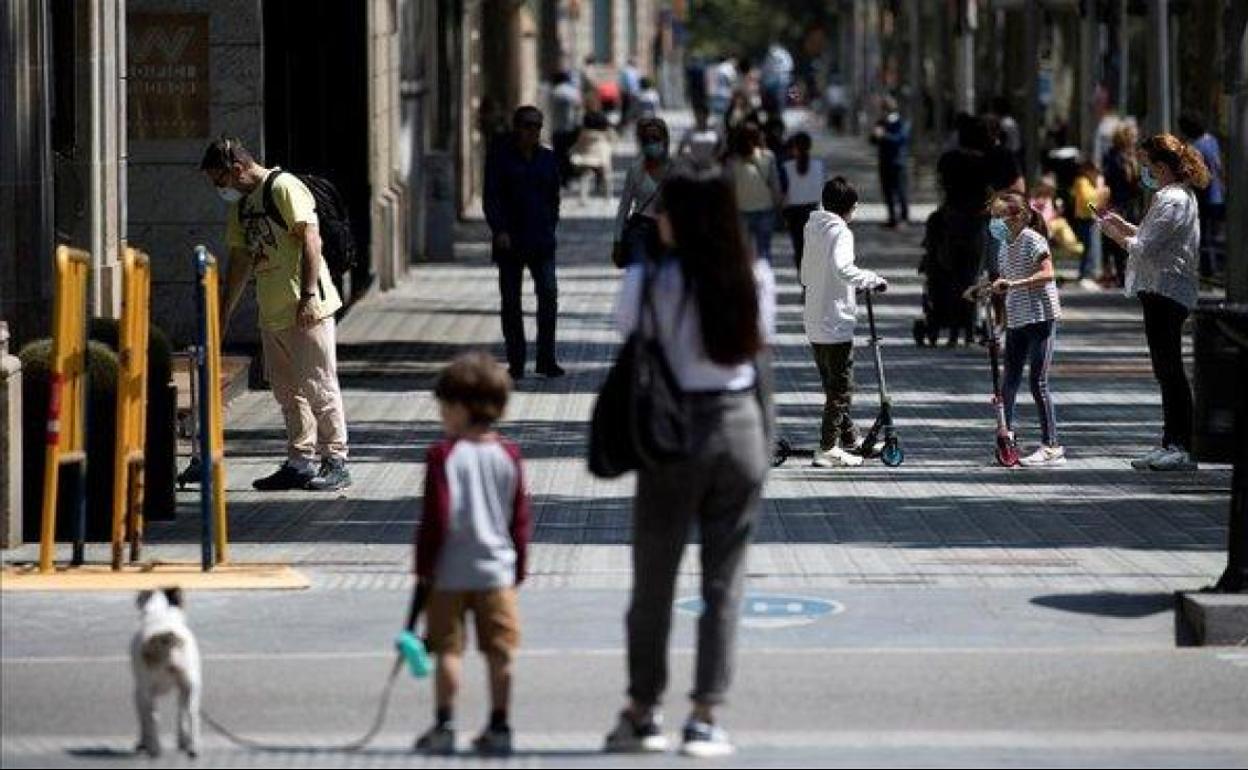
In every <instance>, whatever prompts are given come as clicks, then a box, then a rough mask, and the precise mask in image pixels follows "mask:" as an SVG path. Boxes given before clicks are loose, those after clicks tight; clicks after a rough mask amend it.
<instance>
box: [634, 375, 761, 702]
mask: <svg viewBox="0 0 1248 770" xmlns="http://www.w3.org/2000/svg"><path fill="white" fill-rule="evenodd" d="M691 408H692V410H693V425H694V444H695V449H694V452H693V454H692V455H691V456H690V457H688V458H687V459H684V460H680V461H677V462H673V463H669V464H666V465H661V466H658V467H655V468H649V469H642V470H640V471H638V473H637V497H636V501H635V502H634V504H633V592H632V600H631V602H630V604H629V608H628V618H627V626H628V682H629V684H628V695H629V697H630V698H632V699H633V700H634V701H636V702H637V703H639V704H641V705H643V706H656V705H658V703H659V701H660V699H661V698H662V695H663V691H664V690H665V689H666V688H667V672H668V670H667V644H668V638H669V636H670V635H671V630H672V602H673V600H674V599H675V596H676V577H677V573H678V570H679V568H680V560H681V556H682V555H683V554H684V551H685V541H686V540H687V539H688V537H689V531H690V528H691V527H692V525H693V523H694V522H697V527H698V532H699V533H700V534H701V538H702V548H701V554H700V555H701V561H702V603H703V607H702V616H701V618H700V619H699V620H698V659H697V665H696V673H695V674H694V678H695V681H694V689H693V692H692V693H691V696H692V698H693V700H695V701H696V702H698V703H704V704H707V705H716V704H719V703H722V702H723V700H724V695H725V693H726V692H727V690H728V686H729V685H730V684H731V682H732V672H733V660H734V658H735V657H736V640H737V625H738V620H739V618H740V613H741V598H742V594H743V591H744V587H745V586H744V584H745V554H746V550H747V549H748V547H749V544H750V539H751V537H752V534H753V531H754V523H755V521H756V520H757V519H758V513H759V503H760V500H761V498H762V493H763V481H764V480H765V479H766V477H767V469H768V467H769V465H770V456H769V455H770V448H769V447H768V446H767V445H766V444H767V439H766V437H765V432H764V430H765V429H764V418H763V413H762V409H761V407H760V406H759V401H758V398H757V396H756V394H755V393H754V392H753V391H748V392H745V393H733V394H716V395H706V396H699V397H697V398H695V399H693V404H692V407H691Z"/></svg>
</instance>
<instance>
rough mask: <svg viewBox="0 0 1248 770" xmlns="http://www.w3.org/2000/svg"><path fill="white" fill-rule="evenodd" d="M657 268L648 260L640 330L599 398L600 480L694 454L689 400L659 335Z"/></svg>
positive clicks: (594, 434)
mask: <svg viewBox="0 0 1248 770" xmlns="http://www.w3.org/2000/svg"><path fill="white" fill-rule="evenodd" d="M652 271H653V267H652V266H651V265H650V264H649V263H647V264H646V266H645V277H644V279H643V284H642V291H641V300H640V305H641V306H640V312H639V313H638V316H637V319H638V320H637V328H636V329H634V330H633V332H632V333H631V334H629V336H628V339H627V340H625V341H624V344H623V345H622V346H621V347H620V352H619V354H618V355H617V356H616V359H615V363H614V364H612V366H611V370H610V371H609V372H608V373H607V379H606V381H605V382H604V383H603V385H602V389H601V390H600V391H599V392H598V398H597V400H596V401H595V402H594V412H593V417H592V418H591V420H590V428H589V470H590V472H591V473H593V474H594V475H595V476H597V477H599V478H604V479H610V478H615V477H617V476H620V475H623V474H625V473H627V472H629V471H632V470H638V469H641V468H652V467H654V466H656V465H660V464H663V463H668V462H672V461H674V460H680V459H683V458H685V457H688V456H689V455H690V454H691V452H692V448H693V431H692V425H691V423H692V420H691V418H690V415H689V409H688V405H687V399H686V398H685V394H684V391H682V390H681V388H680V383H679V382H678V381H677V380H676V375H675V373H673V372H672V369H671V366H670V365H669V364H668V362H667V356H666V355H665V354H664V352H663V345H662V343H661V342H659V340H658V337H657V333H658V322H657V319H656V317H655V312H654V303H653V299H652V297H651V285H652V283H653V272H652ZM647 321H649V326H650V328H649V330H647V329H646V325H647V324H646V322H647Z"/></svg>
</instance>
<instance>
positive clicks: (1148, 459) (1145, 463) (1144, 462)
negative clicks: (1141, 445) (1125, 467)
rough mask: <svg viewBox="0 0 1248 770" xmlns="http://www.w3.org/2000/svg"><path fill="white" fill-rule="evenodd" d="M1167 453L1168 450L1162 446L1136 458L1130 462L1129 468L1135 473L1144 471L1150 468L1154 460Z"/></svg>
mask: <svg viewBox="0 0 1248 770" xmlns="http://www.w3.org/2000/svg"><path fill="white" fill-rule="evenodd" d="M1167 451H1168V450H1167V449H1166V448H1165V447H1164V446H1159V447H1157V448H1156V449H1154V450H1152V451H1151V452H1149V453H1148V454H1146V455H1144V456H1143V457H1137V458H1135V459H1134V460H1132V461H1131V467H1132V468H1135V469H1136V470H1137V471H1146V470H1148V469H1149V468H1150V467H1151V466H1152V464H1153V461H1154V460H1159V459H1161V456H1162V455H1164V454H1165V453H1166V452H1167Z"/></svg>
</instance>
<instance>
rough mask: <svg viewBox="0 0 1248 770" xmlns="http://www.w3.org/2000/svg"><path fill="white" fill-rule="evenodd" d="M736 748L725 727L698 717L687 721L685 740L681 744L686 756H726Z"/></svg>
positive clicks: (697, 757)
mask: <svg viewBox="0 0 1248 770" xmlns="http://www.w3.org/2000/svg"><path fill="white" fill-rule="evenodd" d="M736 750H737V749H736V747H735V746H733V745H732V741H730V740H728V733H726V732H724V730H723V728H721V727H719V726H717V725H713V724H709V723H707V722H700V721H698V720H696V719H690V720H689V721H688V722H685V730H684V740H683V741H682V742H681V744H680V753H681V754H684V755H685V756H686V757H694V758H696V759H714V758H716V757H726V756H728V755H730V754H732V753H733V752H735V751H736Z"/></svg>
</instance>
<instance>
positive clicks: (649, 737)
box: [603, 711, 667, 754]
mask: <svg viewBox="0 0 1248 770" xmlns="http://www.w3.org/2000/svg"><path fill="white" fill-rule="evenodd" d="M603 750H604V751H606V752H607V753H609V754H661V753H663V752H665V751H667V736H666V735H664V734H663V718H662V717H661V716H660V715H659V714H658V712H651V713H650V714H649V715H648V716H647V717H646V718H645V719H644V720H642V721H640V722H638V721H635V720H634V719H633V717H632V716H631V715H630V714H629V713H628V712H627V711H621V712H620V719H619V721H618V722H616V723H615V729H614V730H612V731H611V732H609V733H607V740H606V745H605V746H604V747H603Z"/></svg>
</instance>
